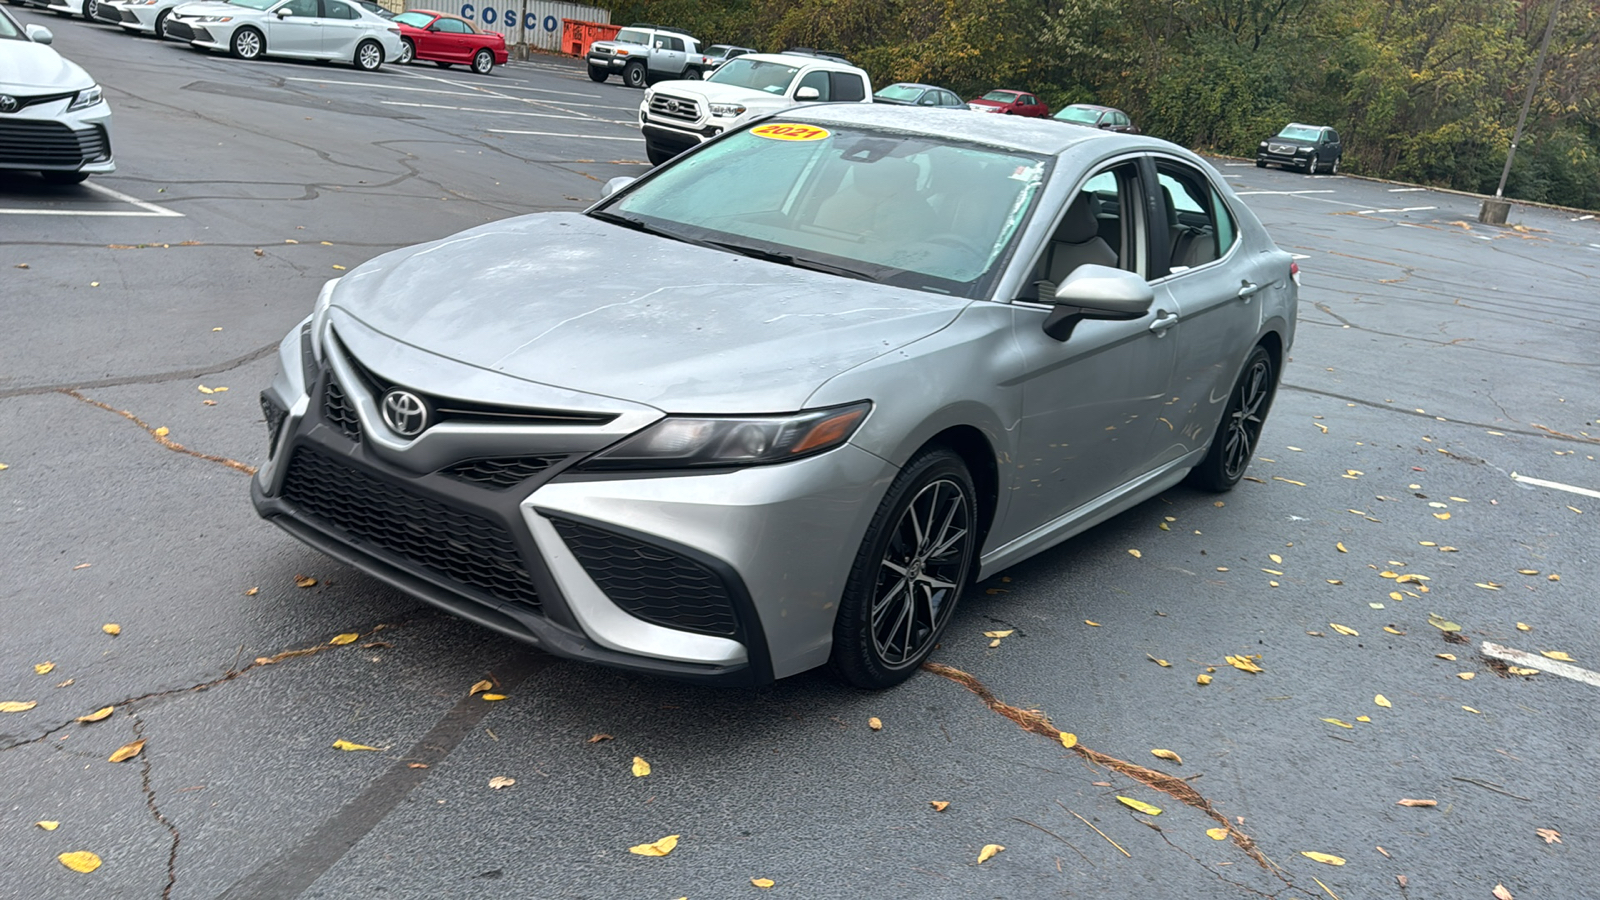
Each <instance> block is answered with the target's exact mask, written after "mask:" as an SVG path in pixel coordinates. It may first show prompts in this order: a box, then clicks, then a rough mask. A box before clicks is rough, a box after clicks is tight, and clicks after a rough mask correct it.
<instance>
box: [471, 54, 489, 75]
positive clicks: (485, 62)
mask: <svg viewBox="0 0 1600 900" xmlns="http://www.w3.org/2000/svg"><path fill="white" fill-rule="evenodd" d="M493 70H494V54H493V53H491V52H490V51H488V50H479V51H478V52H477V54H476V55H474V56H473V57H472V71H474V72H476V73H478V74H479V75H487V74H489V73H490V72H491V71H493Z"/></svg>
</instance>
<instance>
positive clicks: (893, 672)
mask: <svg viewBox="0 0 1600 900" xmlns="http://www.w3.org/2000/svg"><path fill="white" fill-rule="evenodd" d="M976 497H977V493H976V491H975V490H974V489H973V485H972V477H971V475H970V474H969V473H968V472H967V467H966V464H965V463H964V462H963V461H962V459H961V457H960V456H958V455H957V454H956V453H955V452H954V451H952V450H949V449H945V448H942V447H941V448H935V449H932V450H928V451H925V452H924V453H922V454H921V455H919V456H917V457H915V458H913V459H912V460H911V462H909V463H907V464H906V467H905V468H904V469H902V470H901V471H900V474H899V475H898V476H896V477H895V480H894V482H893V483H892V484H891V485H890V486H889V491H888V493H887V494H886V495H885V497H884V499H883V502H882V503H881V504H880V505H879V507H878V512H877V514H876V515H875V516H873V519H872V524H871V525H870V526H869V527H868V528H867V533H866V537H865V538H864V539H863V540H862V542H861V549H860V550H859V551H858V552H857V554H856V559H855V563H854V564H853V565H852V566H851V569H850V577H849V580H848V581H847V582H846V583H845V590H844V595H843V597H842V598H841V601H840V604H839V615H838V618H837V619H836V620H835V621H834V628H833V655H832V658H831V662H832V665H833V668H834V669H835V670H836V671H837V672H838V673H839V674H840V675H841V676H842V677H843V678H844V679H845V680H846V681H848V682H850V683H851V684H853V685H855V686H857V687H861V688H868V689H881V688H887V687H892V686H893V685H896V684H899V683H901V682H902V681H905V680H906V679H907V678H910V677H911V676H912V675H914V674H915V673H916V671H917V668H918V667H919V666H921V665H922V663H923V661H924V660H926V659H927V658H928V655H929V654H930V653H932V652H933V648H934V646H935V644H937V643H938V640H939V636H940V635H941V634H942V633H943V632H944V628H945V626H946V625H947V624H948V623H949V622H950V617H951V615H952V614H953V613H954V611H955V608H956V604H957V602H958V601H959V600H960V599H961V592H962V590H963V589H965V587H966V585H967V582H968V581H969V580H970V578H971V575H972V565H973V560H974V557H975V556H976V555H977V518H978V506H977V501H976Z"/></svg>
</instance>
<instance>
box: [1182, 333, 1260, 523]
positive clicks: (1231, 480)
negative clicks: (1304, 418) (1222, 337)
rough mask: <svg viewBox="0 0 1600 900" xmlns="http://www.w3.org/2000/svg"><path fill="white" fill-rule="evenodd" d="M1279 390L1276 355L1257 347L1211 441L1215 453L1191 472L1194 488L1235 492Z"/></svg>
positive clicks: (1233, 391) (1190, 480) (1230, 395)
mask: <svg viewBox="0 0 1600 900" xmlns="http://www.w3.org/2000/svg"><path fill="white" fill-rule="evenodd" d="M1277 390H1278V379H1277V374H1276V372H1275V371H1274V366H1273V364H1272V354H1270V353H1268V352H1267V348H1265V347H1263V346H1261V345H1259V344H1257V345H1256V347H1255V349H1254V350H1251V351H1250V358H1249V359H1247V360H1246V361H1245V364H1244V371H1243V372H1241V373H1239V380H1238V381H1237V382H1235V383H1234V385H1233V390H1232V391H1231V392H1229V394H1228V406H1227V408H1226V409H1225V410H1223V413H1222V421H1221V422H1220V423H1218V425H1217V433H1216V434H1215V435H1213V436H1212V438H1211V449H1210V450H1208V451H1206V456H1205V459H1203V460H1201V461H1200V464H1199V465H1197V466H1195V467H1194V468H1193V469H1192V470H1190V472H1189V483H1190V484H1193V485H1194V486H1195V487H1198V488H1201V489H1203V490H1208V491H1215V492H1218V493H1220V492H1222V491H1230V490H1233V486H1234V485H1236V484H1238V483H1239V479H1241V478H1243V477H1244V473H1245V471H1246V470H1247V469H1249V468H1250V459H1251V457H1252V456H1253V455H1254V454H1255V451H1256V446H1257V444H1259V443H1260V441H1261V429H1262V428H1263V427H1264V426H1265V425H1266V422H1267V413H1268V412H1269V411H1270V410H1271V409H1272V398H1273V396H1274V395H1275V394H1276V393H1277Z"/></svg>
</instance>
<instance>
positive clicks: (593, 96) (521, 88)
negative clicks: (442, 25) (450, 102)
mask: <svg viewBox="0 0 1600 900" xmlns="http://www.w3.org/2000/svg"><path fill="white" fill-rule="evenodd" d="M439 80H440V81H444V82H445V84H453V85H456V86H457V87H475V85H469V84H463V83H462V82H459V81H446V80H445V79H442V78H441V79H439ZM494 89H495V90H497V91H532V92H533V93H536V94H560V95H561V96H563V97H585V98H588V99H590V100H604V99H605V98H604V97H603V96H601V95H600V94H580V93H578V92H577V91H553V90H551V89H549V88H536V87H524V86H522V85H518V84H496V85H495V86H494ZM616 108H617V109H628V108H629V107H626V106H618V107H616Z"/></svg>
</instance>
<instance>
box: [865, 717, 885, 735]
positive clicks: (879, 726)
mask: <svg viewBox="0 0 1600 900" xmlns="http://www.w3.org/2000/svg"><path fill="white" fill-rule="evenodd" d="M867 727H868V728H871V729H872V730H873V731H882V730H883V720H882V719H880V718H878V717H877V716H873V717H871V718H869V719H867Z"/></svg>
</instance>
